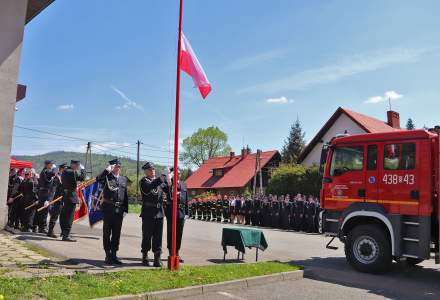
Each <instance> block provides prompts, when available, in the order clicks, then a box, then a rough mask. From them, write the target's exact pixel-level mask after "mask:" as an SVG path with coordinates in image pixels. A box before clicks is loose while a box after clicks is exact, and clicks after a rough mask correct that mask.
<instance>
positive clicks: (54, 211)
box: [47, 163, 67, 238]
mask: <svg viewBox="0 0 440 300" xmlns="http://www.w3.org/2000/svg"><path fill="white" fill-rule="evenodd" d="M66 166H67V163H64V164H61V165H59V167H58V173H57V175H56V176H55V177H54V179H53V182H52V186H51V196H50V198H51V199H53V200H55V199H57V198H58V197H62V196H63V194H64V191H63V185H62V184H61V174H63V172H64V169H65V168H66ZM61 207H62V199H61V201H58V202H55V203H53V204H52V205H50V206H49V230H48V231H47V236H48V237H52V238H57V236H56V235H55V233H54V232H53V229H54V228H55V224H56V223H57V221H58V217H59V216H60V213H61Z"/></svg>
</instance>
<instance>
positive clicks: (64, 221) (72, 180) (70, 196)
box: [60, 160, 86, 242]
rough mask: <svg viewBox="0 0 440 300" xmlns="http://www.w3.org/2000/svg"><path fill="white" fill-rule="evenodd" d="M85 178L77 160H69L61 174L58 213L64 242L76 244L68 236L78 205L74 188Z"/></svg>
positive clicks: (82, 168)
mask: <svg viewBox="0 0 440 300" xmlns="http://www.w3.org/2000/svg"><path fill="white" fill-rule="evenodd" d="M85 178H86V174H85V170H84V167H83V166H82V165H81V163H80V161H79V160H71V161H70V166H69V167H67V168H66V169H65V170H64V172H63V174H61V185H62V187H63V207H62V209H61V213H60V227H61V238H62V240H63V241H65V242H76V240H74V239H72V238H71V236H70V231H71V229H72V223H73V217H74V214H75V209H76V205H77V204H78V203H79V199H78V195H77V194H76V188H77V187H78V182H80V181H84V180H85Z"/></svg>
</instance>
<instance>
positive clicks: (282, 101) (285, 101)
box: [266, 96, 294, 104]
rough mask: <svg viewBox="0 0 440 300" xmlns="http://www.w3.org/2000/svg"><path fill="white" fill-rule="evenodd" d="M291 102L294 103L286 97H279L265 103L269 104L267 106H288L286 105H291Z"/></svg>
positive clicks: (269, 99)
mask: <svg viewBox="0 0 440 300" xmlns="http://www.w3.org/2000/svg"><path fill="white" fill-rule="evenodd" d="M293 102H294V100H293V99H287V97H285V96H281V97H279V98H268V99H266V103H269V104H288V103H293Z"/></svg>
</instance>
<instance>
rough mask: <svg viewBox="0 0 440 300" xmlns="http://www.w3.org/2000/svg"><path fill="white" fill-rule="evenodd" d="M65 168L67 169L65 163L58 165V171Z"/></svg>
mask: <svg viewBox="0 0 440 300" xmlns="http://www.w3.org/2000/svg"><path fill="white" fill-rule="evenodd" d="M65 167H67V163H62V164H61V165H59V167H58V168H59V169H64V168H65Z"/></svg>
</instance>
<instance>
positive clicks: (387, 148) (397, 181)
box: [379, 141, 420, 215]
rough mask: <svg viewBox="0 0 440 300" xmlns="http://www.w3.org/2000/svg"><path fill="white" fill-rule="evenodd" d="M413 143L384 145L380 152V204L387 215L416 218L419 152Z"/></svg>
mask: <svg viewBox="0 0 440 300" xmlns="http://www.w3.org/2000/svg"><path fill="white" fill-rule="evenodd" d="M416 146H417V142H416V141H404V142H395V143H383V144H382V147H380V148H381V151H382V159H381V162H380V164H381V168H380V169H381V175H380V177H381V180H380V183H379V190H380V193H379V195H380V197H379V203H381V204H382V205H383V206H384V207H385V209H386V210H387V211H388V212H389V213H400V214H411V215H417V214H418V205H419V197H420V194H419V193H420V190H419V184H420V183H419V181H420V179H419V178H418V177H419V176H417V169H416V164H417V161H419V160H420V157H419V155H420V151H418V149H417V147H416Z"/></svg>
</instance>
